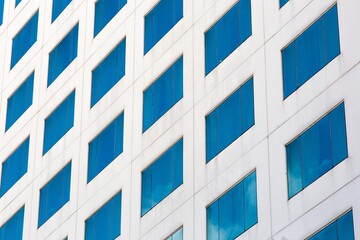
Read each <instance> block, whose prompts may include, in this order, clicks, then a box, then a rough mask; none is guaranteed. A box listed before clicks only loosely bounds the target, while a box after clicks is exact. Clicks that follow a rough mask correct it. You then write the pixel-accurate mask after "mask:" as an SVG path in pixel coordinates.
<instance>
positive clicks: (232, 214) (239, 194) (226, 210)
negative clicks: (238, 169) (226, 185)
mask: <svg viewBox="0 0 360 240" xmlns="http://www.w3.org/2000/svg"><path fill="white" fill-rule="evenodd" d="M218 201H219V227H220V229H219V230H220V239H222V240H226V239H234V238H235V237H237V236H239V235H240V234H241V233H243V232H244V230H245V219H244V217H245V214H244V213H245V209H244V204H245V203H244V183H243V182H240V183H239V184H237V185H236V186H235V187H233V188H232V189H231V190H230V191H229V192H227V193H225V195H223V196H222V197H221V198H220V199H219V200H218Z"/></svg>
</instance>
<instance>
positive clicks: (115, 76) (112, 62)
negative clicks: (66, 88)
mask: <svg viewBox="0 0 360 240" xmlns="http://www.w3.org/2000/svg"><path fill="white" fill-rule="evenodd" d="M125 50H126V39H124V40H123V41H121V42H120V43H119V44H118V45H117V46H116V47H115V48H114V49H113V50H112V51H111V53H110V54H109V55H108V56H107V57H106V58H105V59H104V60H103V61H102V62H101V63H100V64H99V65H98V66H97V67H96V68H95V69H94V70H93V71H92V80H91V107H93V106H94V105H95V104H96V103H97V102H98V101H99V100H100V99H101V98H102V97H103V96H104V95H105V94H106V93H107V92H108V91H109V90H110V89H111V88H112V87H113V86H114V85H115V84H116V83H117V82H118V81H119V80H120V79H121V78H122V77H123V76H124V75H125Z"/></svg>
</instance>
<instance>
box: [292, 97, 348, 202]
mask: <svg viewBox="0 0 360 240" xmlns="http://www.w3.org/2000/svg"><path fill="white" fill-rule="evenodd" d="M347 156H348V152H347V141H346V126H345V109H344V103H342V104H340V105H339V106H338V107H336V108H335V109H334V110H332V111H331V112H330V113H328V114H327V115H326V116H325V117H323V118H322V119H320V120H319V121H318V122H316V123H315V124H314V125H313V126H312V127H311V128H309V129H308V130H306V131H305V132H304V133H302V134H301V135H300V136H299V137H297V138H296V139H295V140H293V141H292V142H291V143H289V144H288V145H287V146H286V161H287V171H288V174H287V178H288V185H289V188H288V194H289V198H291V197H293V196H294V195H295V194H297V193H298V192H300V191H302V190H303V189H304V188H306V187H307V186H309V185H310V184H311V183H312V182H314V181H315V180H316V179H318V178H319V177H321V176H322V175H324V174H325V173H326V172H327V171H329V170H330V169H332V168H333V167H335V166H336V165H337V164H339V163H340V162H342V161H343V160H344V159H345V158H347Z"/></svg>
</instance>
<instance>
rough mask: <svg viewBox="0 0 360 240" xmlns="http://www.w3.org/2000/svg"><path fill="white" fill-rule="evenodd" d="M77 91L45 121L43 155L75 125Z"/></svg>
mask: <svg viewBox="0 0 360 240" xmlns="http://www.w3.org/2000/svg"><path fill="white" fill-rule="evenodd" d="M74 108H75V90H74V91H73V92H72V93H71V94H70V95H69V96H68V97H67V98H66V99H65V100H64V101H63V102H62V103H61V104H60V105H59V106H58V107H57V108H56V109H55V110H54V111H53V112H52V113H51V114H50V115H49V116H48V117H47V118H46V119H45V129H44V147H43V155H45V153H47V152H48V151H49V150H50V149H51V148H52V147H53V146H54V145H55V144H56V143H57V142H58V141H59V140H60V139H61V138H62V137H63V136H64V135H65V134H66V133H67V132H68V131H69V130H70V129H71V128H72V127H73V125H74Z"/></svg>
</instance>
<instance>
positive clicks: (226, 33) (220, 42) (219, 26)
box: [205, 0, 252, 75]
mask: <svg viewBox="0 0 360 240" xmlns="http://www.w3.org/2000/svg"><path fill="white" fill-rule="evenodd" d="M251 34H252V30H251V3H250V0H239V2H238V3H237V4H236V5H235V6H233V7H232V8H231V9H230V10H229V11H228V12H227V13H226V14H225V15H224V16H223V17H222V18H220V20H218V21H217V22H216V23H215V25H213V26H212V27H211V28H210V29H209V30H207V32H205V75H208V74H209V73H210V72H211V71H212V70H214V69H215V68H216V67H217V66H218V65H219V64H220V63H221V62H222V61H223V60H224V59H225V58H227V57H228V56H229V55H230V54H231V53H232V52H233V51H234V50H235V49H236V48H237V47H239V46H240V45H241V44H242V43H243V42H244V41H245V40H246V39H248V38H249V37H250V36H251Z"/></svg>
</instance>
